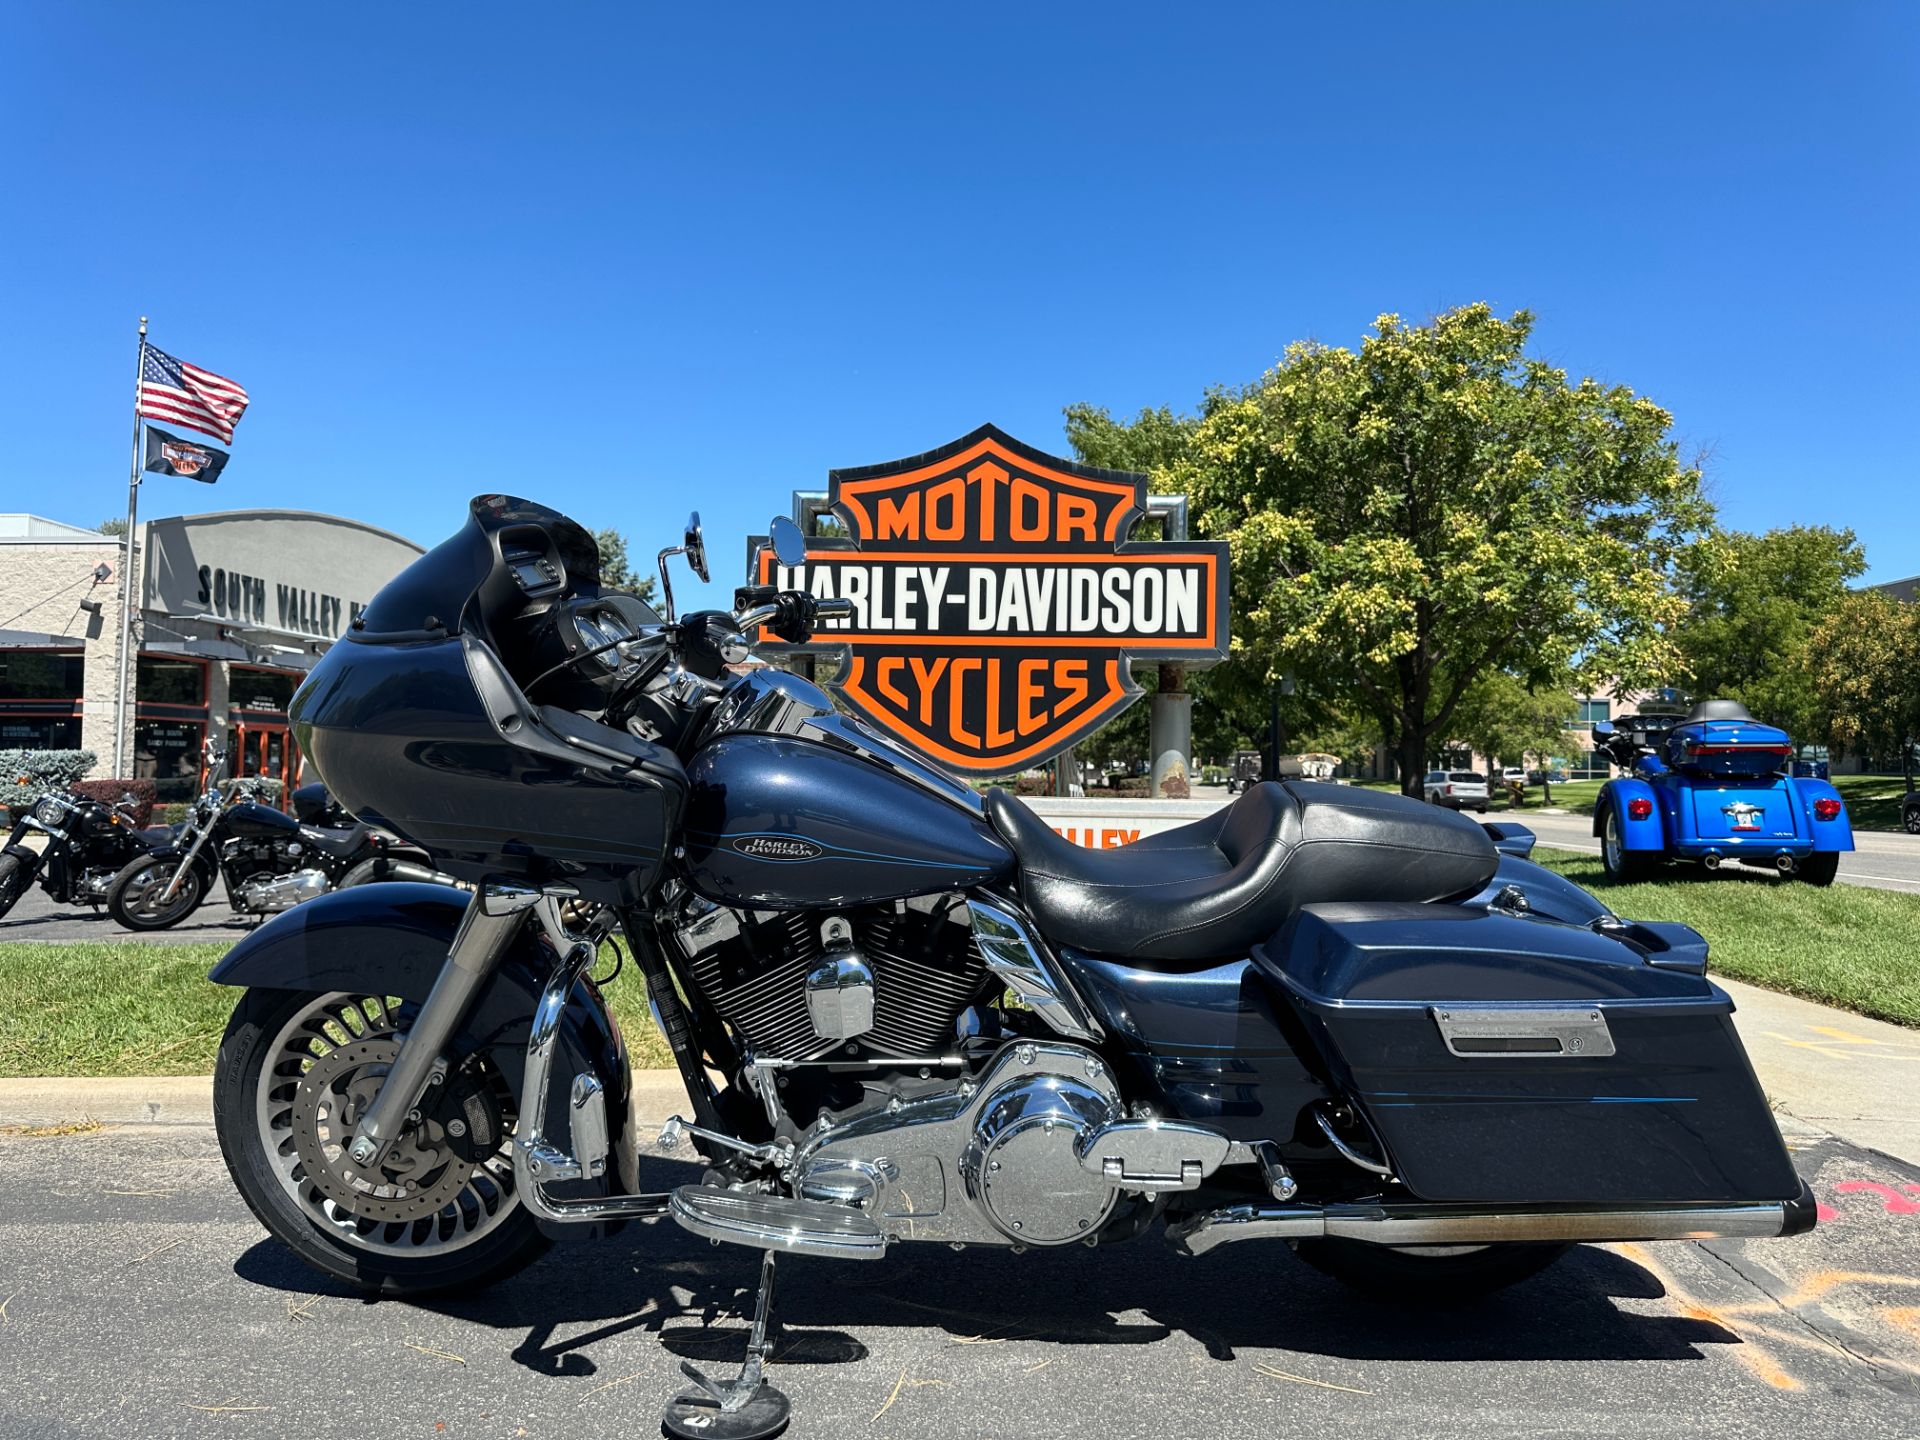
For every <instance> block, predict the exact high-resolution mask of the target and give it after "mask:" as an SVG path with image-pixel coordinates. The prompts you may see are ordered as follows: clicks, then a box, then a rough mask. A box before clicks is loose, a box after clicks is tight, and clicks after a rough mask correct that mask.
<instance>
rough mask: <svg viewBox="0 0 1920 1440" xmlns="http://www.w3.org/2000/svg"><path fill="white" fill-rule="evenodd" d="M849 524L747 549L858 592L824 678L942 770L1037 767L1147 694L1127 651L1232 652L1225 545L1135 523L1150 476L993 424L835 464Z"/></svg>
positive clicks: (809, 585) (848, 594)
mask: <svg viewBox="0 0 1920 1440" xmlns="http://www.w3.org/2000/svg"><path fill="white" fill-rule="evenodd" d="M827 498H828V503H829V505H830V506H831V507H832V510H833V512H834V514H835V515H836V516H837V517H838V519H839V521H840V524H841V526H842V527H844V529H845V531H846V538H844V539H841V538H831V539H828V538H818V539H810V540H809V541H808V542H807V555H806V561H805V563H804V564H802V565H799V566H794V567H788V566H785V565H782V564H780V563H779V562H778V560H777V559H776V558H775V556H774V554H773V551H772V549H771V548H770V547H768V546H767V545H766V544H765V543H764V542H756V543H755V545H754V547H753V549H752V551H751V552H750V570H751V574H752V577H753V579H754V581H755V583H757V584H762V585H774V586H777V587H779V588H781V589H801V590H808V591H811V592H812V593H813V594H815V595H818V596H822V597H834V598H838V599H842V600H846V601H847V602H849V603H850V604H851V605H852V607H853V612H854V613H853V615H852V616H851V618H849V619H845V620H835V621H830V622H827V623H825V624H823V625H822V626H821V627H820V629H819V630H817V631H816V632H815V634H814V636H813V639H812V640H811V641H810V642H809V643H808V644H806V645H802V646H793V645H787V644H783V643H782V642H780V641H779V639H778V638H777V637H776V636H774V635H773V634H772V632H771V631H766V630H763V631H762V632H761V633H760V635H759V636H758V637H757V640H756V648H758V649H760V650H763V651H769V652H777V651H795V650H798V651H801V652H806V653H815V654H822V655H828V656H834V657H837V658H838V659H839V660H840V668H839V672H838V675H837V676H834V677H828V681H829V683H830V684H831V685H832V687H833V688H834V689H835V690H837V691H838V692H839V694H840V695H841V697H842V698H843V699H845V700H846V702H847V703H848V704H849V705H850V706H851V707H852V708H853V709H855V710H856V711H858V712H859V713H860V715H862V716H863V717H864V718H866V719H867V720H868V721H870V722H872V723H873V724H875V725H878V726H880V727H881V728H882V729H885V730H888V731H891V732H892V733H893V734H895V735H897V736H899V737H901V738H902V739H904V740H906V741H907V742H908V743H909V744H911V745H912V746H913V747H914V748H915V749H917V750H920V751H922V752H924V753H926V754H927V755H930V756H931V757H933V758H934V759H936V760H938V761H940V762H941V763H942V764H944V765H946V766H947V767H948V768H950V769H953V770H958V771H962V772H966V773H970V774H975V775H982V776H985V775H1005V774H1010V773H1012V772H1014V771H1018V770H1021V769H1024V768H1026V767H1027V766H1030V765H1034V764H1038V763H1039V762H1040V761H1042V760H1045V759H1048V758H1050V757H1051V756H1053V755H1055V754H1057V753H1058V752H1059V751H1061V750H1063V749H1065V748H1066V747H1067V746H1069V745H1071V744H1073V743H1074V742H1075V741H1077V740H1079V739H1081V738H1083V737H1084V736H1086V735H1088V734H1090V733H1091V732H1092V731H1093V730H1095V729H1097V728H1098V727H1099V726H1100V725H1102V724H1104V723H1105V722H1106V721H1108V720H1110V719H1112V718H1113V717H1114V716H1115V715H1117V714H1118V713H1119V712H1120V711H1121V710H1123V709H1125V708H1126V707H1127V705H1129V704H1130V703H1132V701H1134V700H1135V699H1137V698H1138V697H1139V696H1140V694H1141V690H1140V687H1139V686H1137V685H1136V684H1134V682H1133V677H1132V673H1131V670H1130V662H1132V661H1136V660H1176V659H1177V660H1186V661H1189V662H1192V663H1195V664H1210V663H1212V662H1214V661H1216V660H1220V659H1224V658H1225V656H1226V653H1227V547H1226V545H1225V544H1224V543H1221V542H1206V541H1168V542H1160V541H1153V542H1142V541H1133V540H1130V539H1129V538H1128V537H1129V535H1130V533H1131V532H1132V529H1133V526H1134V523H1135V522H1136V521H1137V520H1138V519H1139V518H1140V517H1141V516H1142V515H1144V514H1145V513H1146V508H1147V477H1146V476H1145V475H1138V474H1131V473H1128V472H1125V471H1118V470H1099V469H1094V468H1093V467H1091V466H1085V465H1077V464H1075V463H1074V462H1072V461H1070V460H1062V459H1059V458H1058V457H1056V456H1052V455H1047V454H1044V453H1043V452H1041V451H1038V450H1035V449H1033V448H1031V447H1030V446H1027V445H1023V444H1021V443H1020V442H1019V441H1018V440H1015V439H1013V438H1012V437H1011V436H1009V435H1006V434H1004V433H1003V432H1002V431H1000V430H999V429H997V428H996V427H994V426H992V425H984V426H982V427H981V428H980V429H978V430H976V431H974V432H973V433H972V434H971V435H967V436H965V437H963V438H962V439H959V440H956V441H954V442H953V443H952V444H950V445H945V446H942V447H941V448H940V449H938V450H933V451H929V452H928V453H927V454H925V455H917V456H914V457H913V458H911V459H907V460H896V461H892V462H890V463H888V464H884V465H869V466H864V467H861V468H858V469H850V470H835V471H832V472H830V474H829V475H828V495H827Z"/></svg>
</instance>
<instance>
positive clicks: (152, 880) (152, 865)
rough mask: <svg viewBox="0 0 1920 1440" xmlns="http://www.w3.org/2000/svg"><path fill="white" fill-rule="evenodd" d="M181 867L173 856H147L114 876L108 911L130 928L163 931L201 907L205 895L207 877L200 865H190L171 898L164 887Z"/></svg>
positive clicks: (176, 857)
mask: <svg viewBox="0 0 1920 1440" xmlns="http://www.w3.org/2000/svg"><path fill="white" fill-rule="evenodd" d="M179 868H180V859H179V857H178V856H175V855H146V856H143V857H141V858H140V859H138V860H135V861H134V862H133V863H132V864H130V865H128V866H127V867H126V869H124V870H122V871H121V872H120V873H119V874H118V875H116V876H114V877H113V884H112V885H111V886H110V887H109V888H108V890H107V913H108V914H110V915H112V916H113V918H114V920H115V921H117V922H118V923H119V924H121V925H124V926H125V927H126V928H127V929H129V930H166V929H169V928H170V927H172V926H175V925H178V924H179V923H180V922H181V921H182V920H184V919H186V918H187V916H189V915H191V914H192V913H193V912H194V911H195V910H198V909H199V908H200V902H201V900H203V899H204V898H205V897H206V878H205V876H204V874H203V873H202V871H201V870H200V868H199V866H197V865H195V866H189V867H188V869H187V872H186V874H184V875H182V876H181V877H180V885H179V888H178V889H176V890H175V891H174V892H173V898H172V899H171V900H169V899H167V898H166V892H167V886H168V884H169V883H170V882H171V881H172V879H173V875H174V872H175V871H176V870H178V869H179Z"/></svg>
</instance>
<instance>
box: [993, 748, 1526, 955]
mask: <svg viewBox="0 0 1920 1440" xmlns="http://www.w3.org/2000/svg"><path fill="white" fill-rule="evenodd" d="M986 812H987V818H988V819H989V820H990V821H991V822H992V824H993V828H994V829H995V830H997V831H999V833H1000V835H1001V837H1002V838H1003V839H1004V840H1006V842H1007V844H1008V845H1010V846H1011V847H1012V848H1013V853H1014V854H1015V855H1016V856H1018V857H1019V860H1020V895H1021V899H1022V900H1023V901H1024V902H1025V904H1026V907H1027V910H1028V912H1029V913H1030V914H1031V915H1032V916H1033V919H1034V921H1035V922H1036V923H1037V924H1038V925H1039V926H1040V929H1041V931H1042V932H1043V933H1044V934H1045V935H1046V936H1047V937H1048V938H1049V939H1051V940H1053V941H1055V942H1056V943H1058V944H1062V945H1071V946H1073V947H1074V948H1075V949H1077V950H1087V951H1091V952H1093V953H1095V954H1099V955H1111V956H1114V957H1116V958H1120V959H1129V960H1175V961H1182V960H1187V961H1190V960H1205V959H1211V958H1214V957H1217V956H1226V955H1244V954H1246V953H1247V951H1248V950H1249V949H1251V948H1252V946H1253V945H1255V944H1256V943H1258V942H1259V941H1262V940H1265V939H1266V938H1267V937H1268V936H1270V935H1272V934H1273V932H1274V931H1275V930H1277V929H1279V928H1280V926H1281V924H1282V923H1284V922H1285V921H1286V920H1287V918H1288V917H1289V916H1291V915H1292V914H1293V912H1294V911H1296V910H1298V909H1299V908H1300V907H1301V906H1302V905H1310V904H1314V903H1317V902H1323V901H1341V900H1346V901H1353V900H1383V901H1384V900H1400V901H1430V900H1451V899H1458V898H1465V897H1466V896H1469V895H1472V894H1475V893H1477V892H1478V891H1479V890H1481V889H1482V888H1484V887H1485V885H1486V883H1487V881H1488V880H1490V879H1492V878H1493V872H1494V869H1495V867H1496V866H1497V865H1498V864H1499V861H1500V855H1499V852H1498V851H1497V850H1495V849H1494V846H1493V840H1492V838H1491V837H1490V836H1489V835H1488V834H1487V832H1486V830H1485V829H1484V828H1482V827H1481V826H1479V825H1476V824H1475V823H1474V822H1473V821H1471V820H1469V819H1467V818H1466V817H1465V816H1464V815H1457V814H1455V813H1454V812H1452V811H1450V810H1442V809H1440V808H1439V807H1437V806H1433V805H1423V804H1421V803H1420V802H1419V801H1418V800H1410V799H1408V798H1407V797H1406V796H1404V795H1391V794H1385V793H1383V792H1380V791H1377V790H1358V789H1354V788H1353V787H1351V786H1347V785H1329V784H1323V783H1316V782H1313V781H1306V780H1300V781H1285V782H1276V781H1272V780H1267V781H1262V782H1261V783H1260V784H1258V785H1255V786H1252V787H1251V788H1249V789H1248V790H1247V791H1246V792H1245V793H1244V794H1243V795H1241V796H1240V798H1239V799H1238V800H1236V801H1234V802H1233V803H1232V804H1231V805H1227V806H1224V807H1222V808H1221V809H1220V810H1218V811H1217V812H1215V813H1214V814H1212V815H1209V816H1207V817H1206V818H1205V819H1204V820H1196V821H1194V822H1193V823H1192V824H1191V825H1182V826H1179V827H1178V828H1176V829H1173V830H1166V831H1162V832H1161V833H1160V834H1158V835H1152V836H1149V837H1147V838H1146V839H1144V840H1140V841H1137V842H1135V843H1134V844H1132V845H1126V846H1122V847H1120V848H1119V849H1114V850H1093V849H1088V848H1087V847H1085V846H1082V845H1075V844H1073V843H1072V842H1071V841H1069V840H1063V839H1062V838H1061V837H1060V836H1059V835H1057V834H1055V833H1054V831H1053V830H1052V828H1051V827H1050V826H1048V824H1047V822H1046V821H1044V820H1042V819H1041V818H1040V817H1039V816H1038V815H1036V814H1034V813H1033V811H1032V810H1030V809H1028V808H1027V806H1026V805H1024V804H1023V803H1021V802H1020V801H1019V800H1017V799H1015V798H1014V796H1013V795H1012V794H1011V793H1010V792H1008V791H1005V790H990V791H988V792H987V796H986Z"/></svg>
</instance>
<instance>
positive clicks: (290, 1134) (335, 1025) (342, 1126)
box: [213, 990, 549, 1298]
mask: <svg viewBox="0 0 1920 1440" xmlns="http://www.w3.org/2000/svg"><path fill="white" fill-rule="evenodd" d="M397 1010H398V1006H397V1005H396V1004H395V1002H393V1001H391V1000H390V999H387V998H385V997H374V996H366V997H363V996H356V995H346V994H315V993H313V992H310V991H296V990H249V991H247V993H246V994H245V995H243V996H242V997H241V999H240V1003H239V1005H238V1006H236V1007H235V1009H234V1012H233V1018H232V1019H231V1020H230V1021H228V1023H227V1032H226V1035H225V1036H224V1038H222V1040H221V1042H220V1058H219V1060H218V1062H217V1064H216V1067H215V1070H214V1077H213V1119H214V1128H215V1129H216V1130H217V1131H218V1132H219V1136H220V1153H221V1155H222V1156H223V1157H224V1158H225V1160H226V1162H227V1173H228V1174H229V1175H231V1176H232V1177H233V1182H234V1184H235V1185H236V1186H237V1187H239V1190H240V1194H241V1197H242V1198H243V1199H245V1200H246V1202H247V1208H249V1209H250V1210H252V1211H253V1213H254V1215H255V1217H256V1218H258V1219H259V1221H260V1223H261V1224H262V1225H264V1226H266V1227H267V1229H268V1230H269V1231H270V1232H271V1233H272V1234H273V1237H274V1238H275V1239H276V1240H279V1241H280V1242H281V1243H282V1244H284V1245H286V1246H287V1247H288V1248H289V1249H290V1250H292V1251H293V1252H294V1253H295V1254H296V1255H298V1256H299V1257H300V1258H301V1259H302V1260H304V1261H306V1263H307V1264H309V1265H311V1266H313V1267H314V1268H315V1269H316V1270H319V1271H322V1272H323V1273H325V1274H327V1275H331V1276H332V1277H334V1278H335V1279H336V1280H342V1281H345V1282H346V1283H347V1284H349V1285H351V1286H353V1287H354V1288H356V1289H358V1290H363V1291H366V1292H367V1293H369V1294H375V1295H387V1296H403V1297H409V1298H419V1297H424V1296H429V1295H447V1294H456V1293H464V1292H471V1291H474V1290H478V1289H480V1288H482V1287H484V1286H487V1285H491V1284H493V1283H494V1282H495V1281H498V1280H502V1279H505V1278H506V1277H507V1276H509V1275H512V1274H514V1273H515V1272H517V1271H519V1270H522V1269H524V1268H525V1267H526V1266H528V1265H530V1264H532V1263H533V1262H534V1261H535V1260H537V1259H538V1258H539V1257H540V1256H541V1255H542V1254H544V1253H545V1251H546V1249H547V1246H548V1243H549V1242H548V1241H547V1239H546V1237H545V1236H544V1235H542V1234H541V1233H540V1229H539V1226H538V1225H537V1224H536V1223H535V1221H534V1218H533V1216H532V1214H531V1213H530V1212H529V1211H528V1210H527V1208H526V1207H525V1206H524V1205H522V1204H521V1203H520V1200H519V1196H518V1194H517V1193H516V1192H515V1190H514V1186H513V1170H512V1161H511V1154H512V1141H511V1139H510V1138H509V1137H510V1134H511V1126H510V1125H507V1126H505V1127H504V1128H503V1130H502V1132H501V1134H500V1135H499V1136H498V1137H496V1138H497V1140H498V1142H499V1143H498V1145H497V1148H494V1147H490V1148H489V1151H488V1153H487V1154H486V1155H485V1156H484V1157H483V1158H481V1159H480V1160H479V1161H477V1162H475V1163H472V1164H466V1163H464V1162H461V1161H458V1160H457V1159H449V1160H447V1161H446V1163H447V1164H448V1165H449V1166H455V1165H457V1166H459V1167H460V1169H459V1171H458V1172H453V1173H448V1174H447V1175H446V1177H445V1178H446V1183H445V1184H444V1185H442V1184H440V1182H438V1181H435V1180H434V1179H433V1178H432V1176H433V1174H435V1173H438V1172H429V1173H428V1174H427V1176H425V1177H423V1178H422V1182H421V1184H420V1186H419V1188H420V1189H421V1190H422V1191H428V1190H432V1191H434V1192H435V1193H443V1194H447V1195H448V1196H449V1198H448V1199H447V1200H446V1202H445V1203H444V1204H443V1205H442V1206H441V1207H440V1208H438V1209H436V1210H433V1211H432V1212H431V1213H428V1214H425V1215H422V1216H421V1217H419V1218H415V1219H408V1220H403V1221H382V1220H379V1219H377V1218H370V1217H368V1216H367V1215H364V1214H356V1213H354V1212H353V1211H351V1210H349V1209H348V1208H347V1207H346V1206H345V1205H343V1204H342V1203H340V1202H339V1201H336V1200H333V1199H329V1198H328V1197H327V1196H326V1195H324V1194H323V1193H322V1192H321V1190H320V1188H319V1186H318V1185H317V1184H316V1183H315V1182H314V1177H313V1176H312V1175H310V1174H308V1173H307V1171H306V1163H307V1162H306V1156H307V1154H309V1153H313V1147H314V1146H315V1145H318V1146H320V1147H321V1148H322V1149H323V1150H332V1151H337V1150H338V1149H339V1146H340V1145H341V1144H343V1143H344V1139H345V1134H346V1133H347V1131H349V1130H350V1128H351V1125H350V1123H349V1122H348V1121H347V1120H346V1119H345V1117H344V1115H343V1113H342V1112H341V1111H340V1110H339V1109H335V1110H334V1111H332V1112H331V1113H330V1114H321V1115H318V1116H314V1115H308V1114H306V1113H304V1112H301V1111H297V1109H296V1107H300V1106H303V1105H306V1104H308V1103H309V1101H308V1098H307V1097H306V1095H305V1094H304V1091H305V1088H306V1087H303V1086H302V1084H301V1081H302V1079H303V1077H305V1076H306V1075H308V1074H310V1073H311V1071H312V1069H313V1068H314V1067H316V1066H318V1065H320V1064H322V1063H324V1062H325V1061H327V1059H328V1058H329V1056H331V1055H333V1054H334V1053H335V1052H340V1053H341V1054H347V1055H350V1054H351V1052H352V1050H353V1048H354V1047H356V1046H359V1045H366V1044H388V1045H390V1044H391V1042H392V1041H393V1040H394V1039H395V1038H396V1037H397V1035H398V1033H399V1030H400V1028H401V1025H400V1021H399V1018H398V1015H397ZM384 1074H385V1069H384V1067H383V1066H380V1065H372V1066H363V1067H361V1068H360V1069H359V1070H357V1071H353V1070H349V1071H348V1072H346V1074H344V1075H343V1076H342V1077H341V1078H340V1080H339V1081H338V1084H337V1086H336V1087H330V1088H328V1089H326V1090H325V1092H324V1093H323V1095H322V1097H321V1099H322V1100H323V1101H326V1102H331V1103H332V1104H333V1105H334V1106H336V1107H338V1106H340V1105H344V1104H346V1103H349V1102H350V1101H354V1100H357V1099H365V1098H370V1097H371V1095H372V1094H377V1093H378V1085H377V1083H370V1082H377V1080H378V1079H379V1077H380V1076H382V1075H384ZM348 1076H351V1077H352V1080H351V1083H349V1080H348ZM485 1083H490V1084H491V1085H492V1087H493V1097H492V1103H494V1104H496V1105H497V1106H498V1107H499V1110H500V1113H501V1114H502V1116H503V1118H504V1116H505V1115H506V1114H508V1113H510V1112H511V1109H512V1103H513V1097H512V1095H511V1092H510V1091H508V1090H507V1088H506V1086H505V1085H504V1083H502V1082H501V1081H500V1078H499V1076H498V1075H497V1074H492V1075H490V1076H489V1077H486V1081H485ZM423 1108H424V1107H423ZM464 1113H469V1114H470V1113H472V1112H464ZM316 1120H317V1124H316ZM329 1132H330V1133H329ZM303 1143H304V1144H305V1146H306V1148H305V1149H304V1150H303V1148H302V1145H303ZM441 1153H442V1154H443V1156H444V1155H445V1153H446V1152H445V1151H444V1150H443V1151H442V1152H441ZM463 1175H464V1178H462V1176H463ZM368 1194H369V1195H374V1196H377V1195H378V1194H379V1192H378V1191H376V1190H372V1189H370V1190H369V1191H368Z"/></svg>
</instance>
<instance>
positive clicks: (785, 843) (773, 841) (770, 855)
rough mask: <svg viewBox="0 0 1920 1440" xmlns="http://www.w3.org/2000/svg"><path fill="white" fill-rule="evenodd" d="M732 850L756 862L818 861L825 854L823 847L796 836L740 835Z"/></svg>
mask: <svg viewBox="0 0 1920 1440" xmlns="http://www.w3.org/2000/svg"><path fill="white" fill-rule="evenodd" d="M733 848H734V849H735V850H738V851H739V852H740V853H741V854H742V855H751V856H752V857H753V858H754V859H756V860H818V859H819V858H820V857H821V856H822V855H824V854H826V853H827V850H826V847H825V846H824V845H816V844H814V843H813V841H811V840H802V839H801V838H800V837H799V836H797V835H742V836H740V837H738V838H737V839H736V840H735V841H734V842H733Z"/></svg>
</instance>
